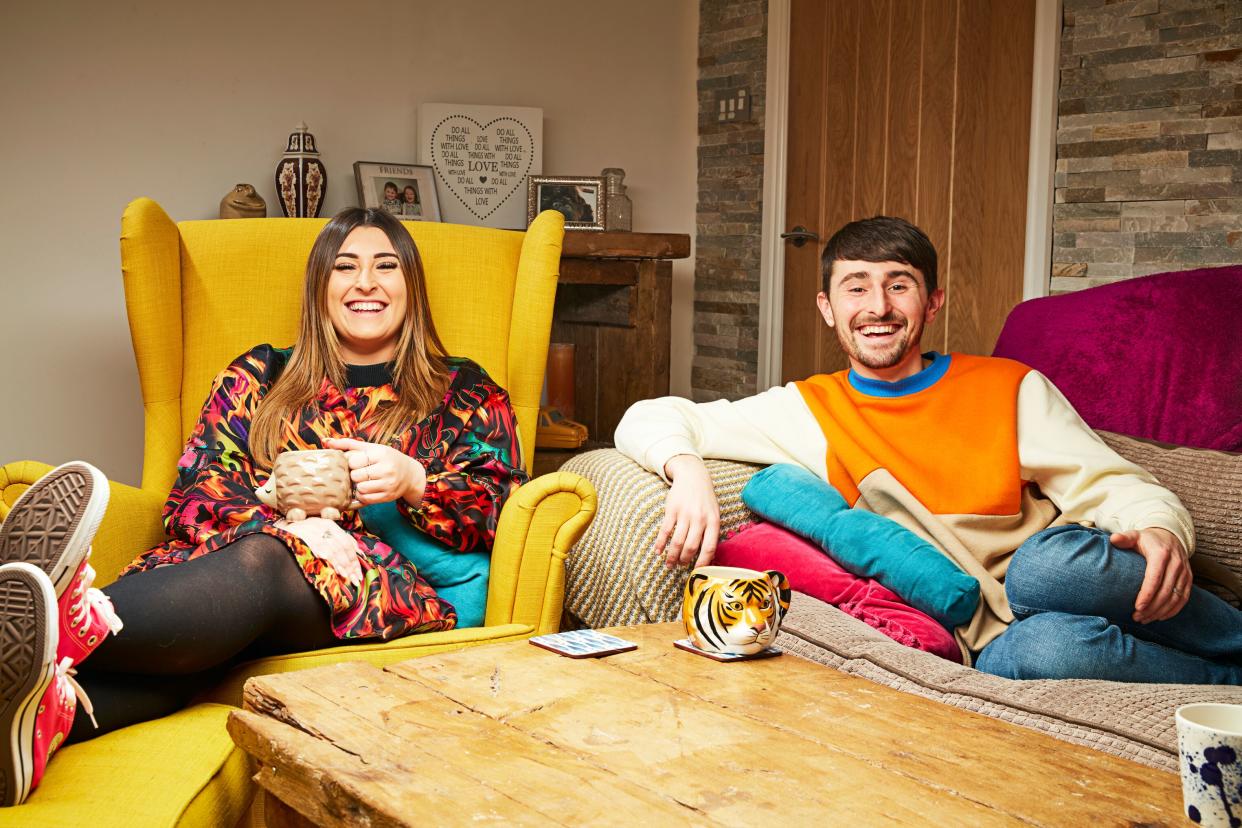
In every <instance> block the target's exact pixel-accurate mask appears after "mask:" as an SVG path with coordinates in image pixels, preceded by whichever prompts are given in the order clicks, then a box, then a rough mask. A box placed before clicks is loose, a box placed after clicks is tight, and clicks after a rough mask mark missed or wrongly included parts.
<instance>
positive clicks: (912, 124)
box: [782, 0, 1035, 381]
mask: <svg viewBox="0 0 1242 828" xmlns="http://www.w3.org/2000/svg"><path fill="white" fill-rule="evenodd" d="M1034 39H1035V0H832V2H824V0H793V2H792V8H791V20H790V61H789V136H788V139H789V149H788V179H787V188H786V220H785V223H786V227H785V230H786V231H789V230H792V229H794V228H795V227H802V228H806V229H807V230H808V231H810V232H814V233H815V234H817V235H818V237H819V238H818V241H813V242H809V243H806V244H804V245H802V246H801V247H798V246H795V245H794V244H793V242H792V241H787V242H786V247H785V291H784V293H785V295H784V303H785V304H784V331H783V334H782V375H783V381H789V380H792V379H801V378H804V377H807V376H810V375H812V374H816V373H821V372H830V371H836V370H839V369H841V368H844V367H846V366H847V362H846V358H845V354H844V353H843V352H842V351H841V349H840V346H839V345H838V344H837V341H836V336H835V334H834V333H833V332H832V331H831V330H830V329H829V328H828V327H827V326H826V325H825V324H824V322H823V319H822V318H821V317H820V315H819V312H818V311H817V310H816V307H815V294H816V292H817V291H819V290H820V285H821V276H820V263H819V257H820V254H821V253H822V252H823V249H824V245H825V243H826V242H827V240H828V238H829V237H830V236H831V235H832V234H833V233H834V232H836V230H838V229H839V228H840V227H841V226H842V225H843V224H845V223H847V222H849V221H853V220H855V219H860V218H867V217H869V216H874V215H877V214H885V215H893V216H901V217H903V218H906V219H908V220H910V221H912V222H914V223H915V224H916V225H918V226H919V227H921V228H922V229H923V231H924V232H926V233H927V235H928V236H929V237H930V238H931V241H932V243H933V244H934V245H935V246H936V250H937V253H938V254H939V283H940V286H941V287H943V288H944V289H945V292H946V294H947V303H946V306H945V309H944V310H943V311H942V312H941V314H940V316H939V318H938V319H937V321H936V322H935V323H934V324H933V325H932V326H930V327H929V328H928V330H927V331H926V332H925V333H924V336H923V348H924V350H938V351H944V352H947V351H961V352H966V353H975V354H988V353H991V350H992V347H993V345H994V344H995V342H996V337H997V336H998V335H999V333H1000V329H1001V326H1002V324H1003V323H1004V321H1005V316H1006V315H1007V314H1008V313H1009V310H1010V309H1011V308H1012V307H1013V306H1014V305H1016V304H1017V303H1018V302H1019V301H1021V299H1022V268H1023V248H1024V242H1025V229H1024V224H1025V221H1026V184H1027V163H1028V144H1029V140H1030V139H1029V133H1030V109H1031V71H1032V63H1033V55H1034Z"/></svg>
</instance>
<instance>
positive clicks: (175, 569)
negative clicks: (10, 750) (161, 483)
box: [67, 534, 341, 742]
mask: <svg viewBox="0 0 1242 828" xmlns="http://www.w3.org/2000/svg"><path fill="white" fill-rule="evenodd" d="M104 592H105V593H106V594H107V595H108V597H109V598H111V599H112V604H113V606H114V607H116V612H117V615H118V616H120V619H121V621H122V623H124V625H125V629H123V630H122V631H121V632H120V633H119V634H117V635H115V636H113V635H109V636H108V637H106V638H105V639H104V640H103V642H102V643H101V644H100V645H99V649H97V650H96V651H95V652H94V653H93V654H91V656H90V657H89V658H87V659H86V660H85V662H84V663H83V664H82V665H81V666H80V667H79V668H78V681H79V682H81V684H82V688H83V689H84V690H85V691H86V694H87V695H88V696H90V699H91V702H92V703H93V704H94V707H95V718H96V719H97V720H98V722H99V729H98V730H96V729H95V728H94V726H92V725H91V721H90V717H89V716H87V715H86V714H85V712H84V711H81V710H80V711H79V712H78V715H77V716H76V717H75V718H74V723H73V730H72V731H71V732H70V734H69V738H68V740H67V741H68V742H79V741H84V740H86V739H90V738H93V737H95V736H101V735H103V734H104V733H107V732H109V731H112V730H116V729H117V728H121V727H125V726H126V725H130V724H134V723H136V722H143V721H148V720H150V719H155V718H159V717H161V716H165V715H168V714H169V713H172V712H174V711H176V710H179V709H181V708H182V707H184V706H185V705H186V704H187V703H188V702H189V701H190V699H191V698H193V697H194V695H195V694H197V693H198V692H200V691H202V690H204V689H206V688H208V687H210V686H211V684H212V683H214V681H215V680H216V679H218V678H219V677H220V676H221V675H222V674H223V672H224V671H225V670H226V669H227V668H228V667H230V666H232V665H233V664H236V663H237V662H239V661H244V660H247V659H250V658H259V657H262V656H267V655H274V654H277V653H292V652H299V651H302V650H314V649H320V648H323V647H331V646H333V645H336V644H339V643H341V642H340V640H339V639H337V638H336V636H334V635H333V634H332V627H331V623H330V615H329V612H328V605H327V604H326V603H325V602H324V600H323V598H322V597H320V595H319V593H317V592H316V591H315V589H314V587H312V586H311V585H310V584H309V583H308V582H307V581H306V578H305V577H304V576H303V575H302V570H301V568H300V567H299V566H298V564H297V562H296V561H295V560H294V558H293V554H292V552H290V551H289V548H288V547H287V546H285V545H284V544H283V543H282V542H281V541H280V540H278V539H277V538H275V537H272V536H271V535H263V534H254V535H246V536H245V537H242V538H239V539H237V540H236V541H234V542H233V543H231V544H229V545H228V546H224V547H221V548H220V549H218V550H216V551H215V552H212V553H211V554H209V555H204V556H203V557H201V558H196V559H195V560H192V561H187V562H186V563H182V564H176V565H174V566H167V567H160V568H159V569H152V570H149V571H147V572H138V573H135V574H133V575H129V576H126V577H124V578H121V579H120V580H119V581H117V582H116V583H113V584H111V585H110V586H108V587H106V588H105V589H104Z"/></svg>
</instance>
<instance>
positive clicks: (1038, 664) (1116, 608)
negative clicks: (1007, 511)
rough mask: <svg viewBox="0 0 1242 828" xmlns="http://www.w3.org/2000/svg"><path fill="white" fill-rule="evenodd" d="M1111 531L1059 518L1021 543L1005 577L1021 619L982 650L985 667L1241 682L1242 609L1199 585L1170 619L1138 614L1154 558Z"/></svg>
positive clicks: (1017, 673)
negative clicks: (1118, 543)
mask: <svg viewBox="0 0 1242 828" xmlns="http://www.w3.org/2000/svg"><path fill="white" fill-rule="evenodd" d="M1108 534H1109V533H1108V532H1104V531H1101V530H1099V529H1086V528H1084V527H1082V526H1057V527H1054V528H1051V529H1045V530H1044V531H1042V532H1039V533H1037V534H1035V535H1032V536H1031V538H1030V539H1028V540H1027V542H1026V543H1024V544H1022V546H1021V547H1019V549H1018V551H1017V552H1015V553H1014V556H1013V559H1012V560H1011V561H1010V563H1009V571H1008V573H1007V574H1006V575H1005V595H1006V596H1007V597H1008V598H1009V606H1010V608H1011V609H1012V610H1013V615H1014V622H1013V623H1012V624H1010V625H1009V628H1008V629H1007V630H1005V632H1004V633H1002V634H1001V636H1000V637H999V638H996V639H995V640H993V641H992V642H991V643H989V644H988V645H987V646H986V647H984V648H983V650H982V651H981V652H980V653H979V654H978V657H977V658H976V661H975V666H977V667H978V668H979V669H980V670H982V671H983V672H985V673H992V674H993V675H997V676H1004V677H1005V678H1015V679H1044V678H1057V679H1059V678H1089V679H1111V680H1113V681H1132V682H1171V683H1175V684H1242V611H1239V610H1236V609H1234V608H1233V607H1232V606H1230V605H1229V604H1227V603H1226V602H1225V601H1222V600H1221V599H1220V598H1217V597H1216V596H1215V595H1213V594H1212V593H1210V592H1207V591H1206V590H1203V589H1200V588H1199V587H1194V588H1193V590H1192V592H1191V596H1190V600H1189V601H1187V602H1186V606H1184V607H1183V608H1182V611H1181V612H1179V613H1178V614H1177V615H1175V616H1173V617H1172V618H1169V619H1167V620H1165V621H1152V622H1150V623H1147V624H1139V623H1137V622H1135V621H1134V620H1133V618H1132V616H1133V614H1134V601H1135V599H1136V598H1137V597H1138V592H1139V587H1140V586H1141V585H1142V583H1143V573H1144V571H1145V569H1146V566H1147V561H1146V560H1145V559H1144V558H1143V556H1141V555H1139V554H1138V553H1137V552H1133V551H1130V550H1125V549H1117V548H1116V547H1114V546H1113V545H1112V544H1110V543H1109V542H1108Z"/></svg>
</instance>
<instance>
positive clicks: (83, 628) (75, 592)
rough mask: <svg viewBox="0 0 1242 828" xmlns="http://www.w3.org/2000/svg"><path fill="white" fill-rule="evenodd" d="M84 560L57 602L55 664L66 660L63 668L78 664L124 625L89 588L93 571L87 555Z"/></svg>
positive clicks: (105, 598) (104, 597) (103, 598)
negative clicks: (57, 639)
mask: <svg viewBox="0 0 1242 828" xmlns="http://www.w3.org/2000/svg"><path fill="white" fill-rule="evenodd" d="M86 557H87V559H86V560H83V561H82V563H81V564H80V565H79V566H78V571H77V573H75V574H74V576H73V580H72V581H71V582H70V584H69V588H68V589H67V590H65V594H64V595H62V596H60V599H59V604H60V607H59V611H60V645H59V646H58V647H57V649H56V662H57V663H58V664H59V663H61V662H63V661H64V660H65V659H68V664H67V667H73V666H74V665H75V664H81V663H82V661H83V660H84V659H85V658H86V657H87V656H88V655H90V654H91V653H93V652H94V651H95V648H96V647H98V646H99V643H100V642H101V641H103V639H104V637H105V636H107V635H108V633H112V634H114V635H115V634H116V633H119V632H120V631H121V627H122V626H124V625H123V624H121V619H120V618H118V617H117V614H116V610H114V609H113V608H112V600H111V599H110V598H108V596H107V595H104V594H103V593H102V592H100V591H99V590H97V589H95V588H94V587H92V586H91V584H93V583H94V582H95V568H94V567H93V566H91V565H90V562H89V558H90V553H89V552H88V553H87V556H86Z"/></svg>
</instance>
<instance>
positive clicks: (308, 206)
mask: <svg viewBox="0 0 1242 828" xmlns="http://www.w3.org/2000/svg"><path fill="white" fill-rule="evenodd" d="M327 192H328V171H327V170H326V169H324V166H323V162H322V161H320V160H319V151H318V150H317V149H315V136H314V135H311V134H310V133H309V132H307V129H306V124H305V123H299V124H298V125H297V126H296V127H295V128H294V130H293V132H291V133H289V146H288V147H286V148H285V154H284V155H283V156H282V157H281V159H280V163H279V164H277V165H276V195H277V197H278V198H279V199H280V209H282V210H284V211H285V215H286V216H288V217H290V218H316V217H317V216H318V215H319V208H321V207H322V206H323V198H324V195H325V194H326V193H327Z"/></svg>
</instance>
